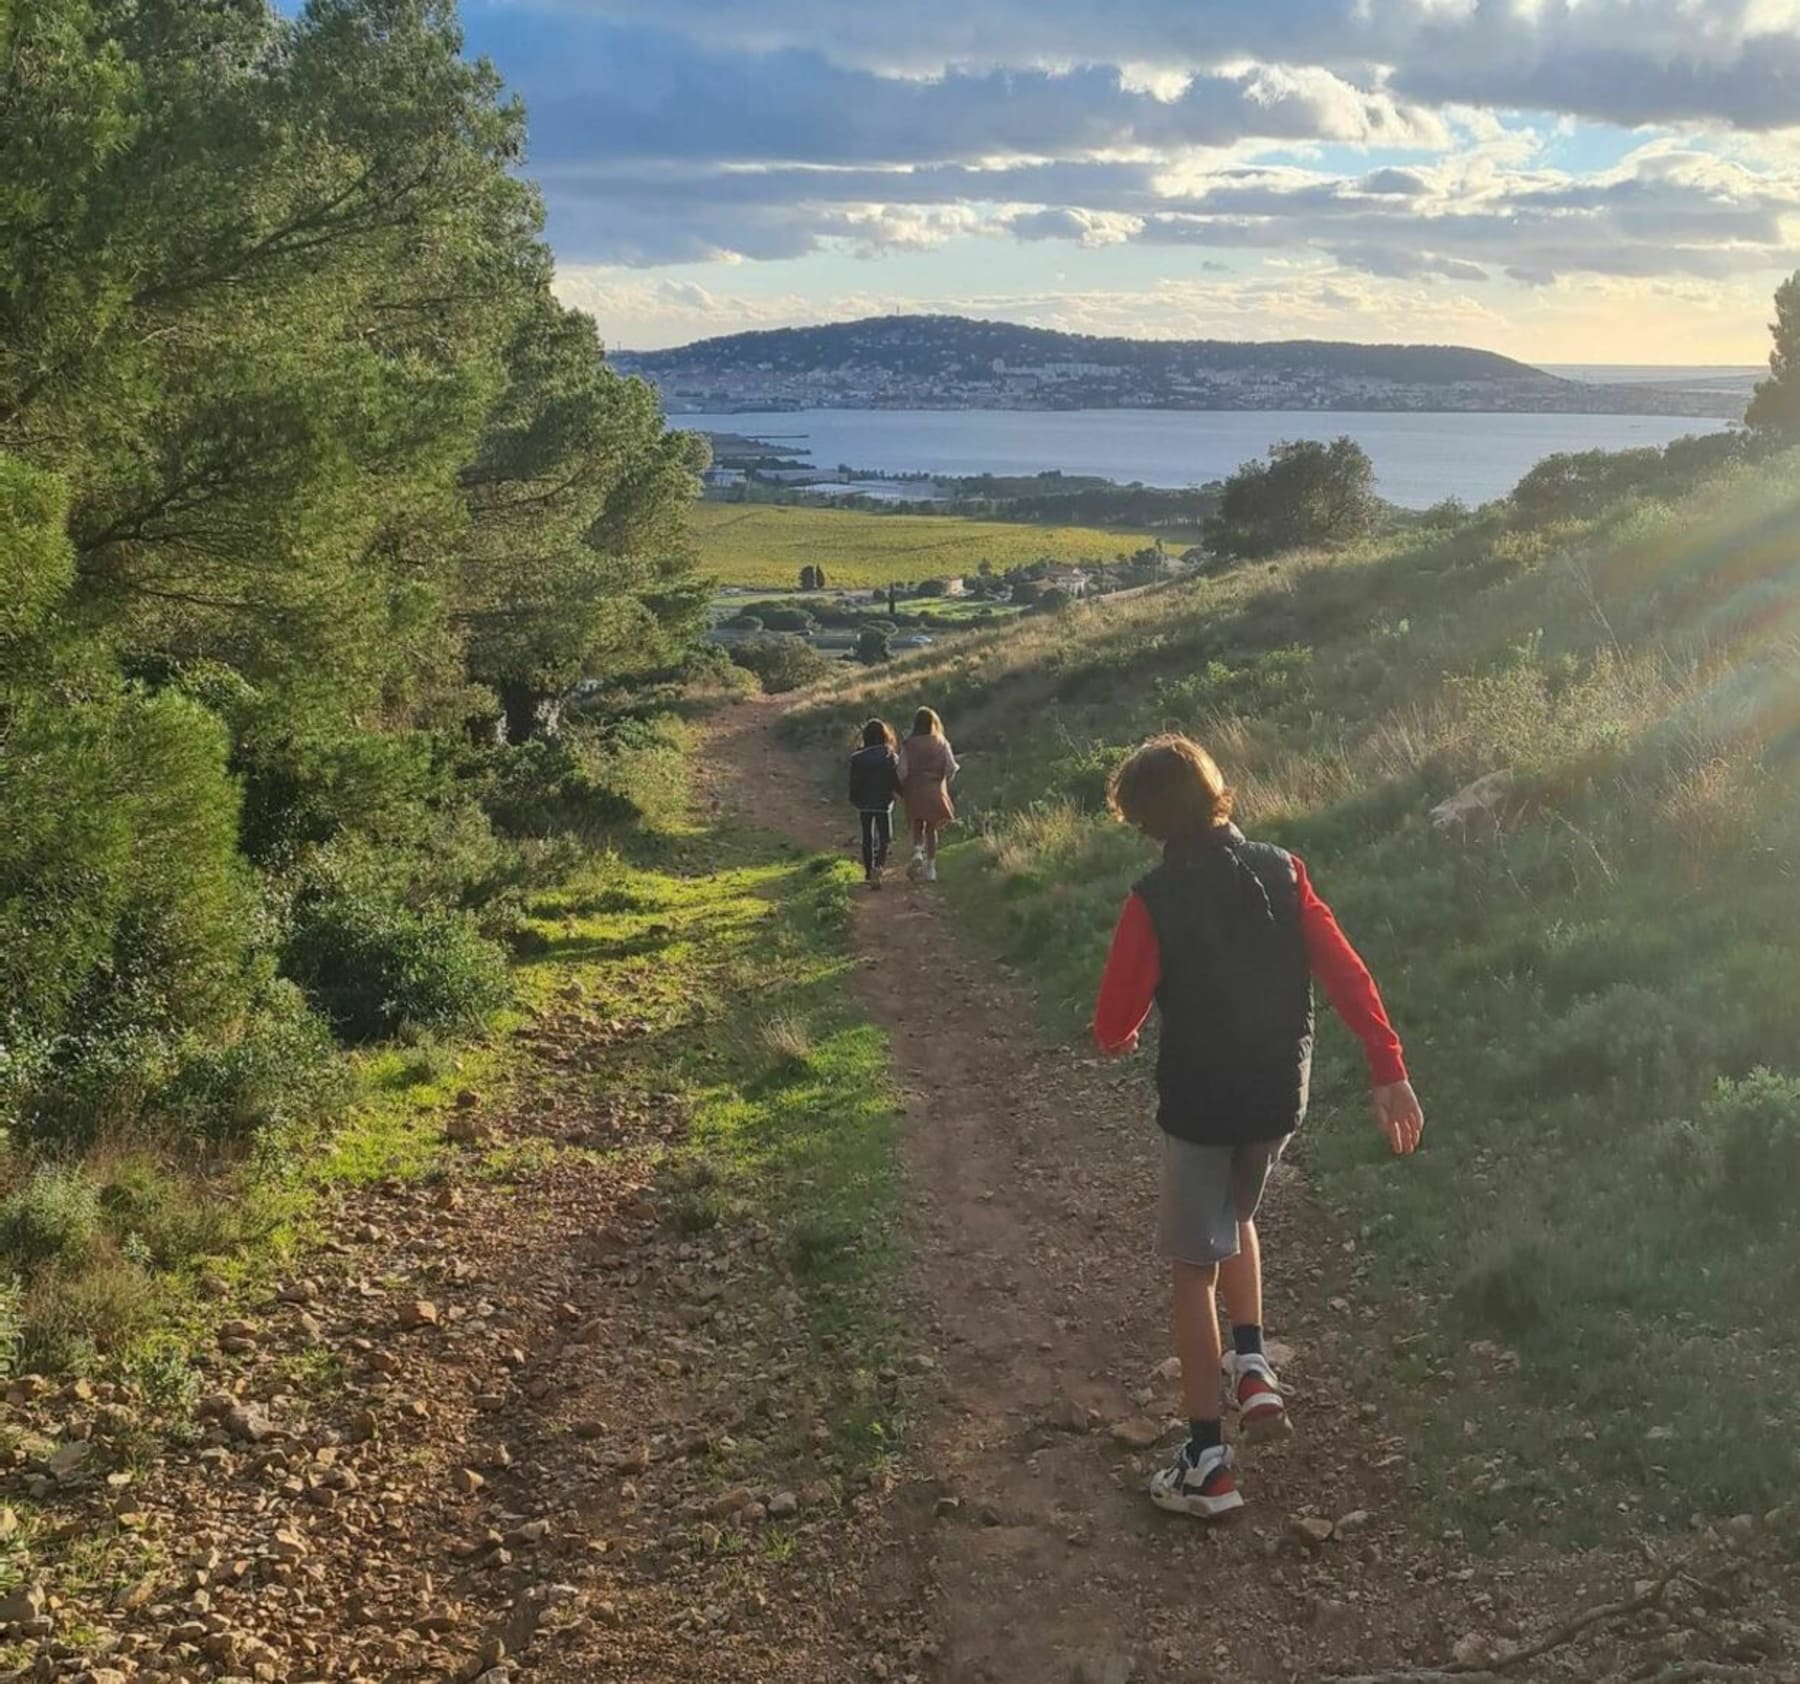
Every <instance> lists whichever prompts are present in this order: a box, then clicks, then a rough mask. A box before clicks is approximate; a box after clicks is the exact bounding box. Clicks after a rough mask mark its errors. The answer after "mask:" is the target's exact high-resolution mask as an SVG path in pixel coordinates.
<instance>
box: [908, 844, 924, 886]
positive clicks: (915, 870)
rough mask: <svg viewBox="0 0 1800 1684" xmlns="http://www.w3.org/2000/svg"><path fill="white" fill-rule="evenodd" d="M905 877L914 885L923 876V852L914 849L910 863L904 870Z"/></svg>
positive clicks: (921, 849) (919, 849)
mask: <svg viewBox="0 0 1800 1684" xmlns="http://www.w3.org/2000/svg"><path fill="white" fill-rule="evenodd" d="M906 875H907V876H908V877H910V878H911V879H912V880H913V881H914V882H915V883H916V882H918V880H919V879H920V878H921V877H923V876H924V875H925V850H924V849H923V848H914V849H913V857H912V861H911V863H910V864H909V865H908V866H907V868H906Z"/></svg>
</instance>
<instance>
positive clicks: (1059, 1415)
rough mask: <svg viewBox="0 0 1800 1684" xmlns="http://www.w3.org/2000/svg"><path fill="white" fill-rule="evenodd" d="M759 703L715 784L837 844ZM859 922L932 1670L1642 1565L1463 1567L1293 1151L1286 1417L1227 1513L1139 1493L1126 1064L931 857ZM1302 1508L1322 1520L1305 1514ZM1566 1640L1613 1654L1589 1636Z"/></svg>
mask: <svg viewBox="0 0 1800 1684" xmlns="http://www.w3.org/2000/svg"><path fill="white" fill-rule="evenodd" d="M777 719H778V713H777V711H776V710H775V709H774V708H773V707H772V706H770V705H767V704H762V705H757V704H750V705H745V706H743V707H741V708H739V709H738V710H736V712H735V713H734V714H733V715H731V716H730V717H729V720H728V721H727V722H726V723H725V724H724V727H723V730H722V732H721V733H720V735H719V736H718V738H717V739H716V748H717V757H718V761H719V763H720V764H721V765H723V766H726V767H728V768H730V773H729V778H728V793H727V795H726V799H728V800H729V801H731V802H733V803H735V804H736V805H737V806H738V807H739V808H740V809H741V810H742V811H743V812H744V813H745V814H746V815H747V816H748V817H750V818H751V819H753V820H755V821H756V822H758V823H760V824H763V825H765V826H768V827H771V828H775V829H779V830H784V831H786V832H787V833H788V834H790V835H792V836H794V837H795V838H797V839H799V840H801V841H803V842H805V843H806V844H807V845H809V846H815V847H819V848H831V849H837V850H847V849H849V848H850V847H851V846H852V843H851V836H850V832H851V828H852V827H851V824H850V822H849V819H848V815H847V813H846V810H845V809H843V808H841V807H837V806H835V805H833V804H830V803H829V802H827V801H826V800H824V799H823V798H822V797H821V796H820V795H819V794H818V792H817V790H816V789H815V787H814V786H813V785H812V783H811V782H810V781H809V775H808V773H807V771H803V769H801V768H799V767H798V766H797V765H796V764H795V762H794V761H793V760H792V759H791V758H790V757H789V756H788V755H787V754H786V753H785V751H784V750H783V749H782V748H781V747H780V746H779V744H778V743H777V741H776V739H775V735H774V731H773V726H774V724H775V722H776V720H777ZM855 941H856V946H857V948H858V950H859V951H860V953H861V954H862V955H863V956H864V958H865V960H866V964H865V966H864V968H863V969H862V971H861V973H860V976H859V981H858V984H857V986H858V988H859V989H860V991H861V994H862V998H863V1001H864V1003H865V1005H866V1008H867V1010H868V1011H869V1013H870V1014H871V1016H872V1017H873V1018H874V1019H875V1020H876V1021H877V1022H878V1023H879V1024H880V1025H881V1026H882V1027H883V1028H884V1029H885V1030H886V1031H887V1033H888V1035H889V1036H890V1038H891V1042H892V1048H893V1057H894V1060H895V1063H896V1066H897V1070H898V1075H899V1079H900V1081H901V1083H902V1085H903V1088H904V1091H905V1094H906V1099H907V1117H908V1135H907V1138H908V1142H909V1145H908V1169H909V1174H910V1179H911V1185H912V1198H911V1217H912V1228H913V1241H914V1244H913V1263H912V1278H911V1279H910V1280H909V1281H908V1282H907V1283H906V1294H907V1301H908V1304H909V1306H910V1308H911V1312H912V1315H913V1317H914V1320H915V1324H916V1328H917V1335H918V1338H919V1341H920V1343H921V1345H922V1347H923V1348H924V1349H925V1351H927V1352H928V1353H929V1355H930V1357H931V1358H932V1359H933V1360H934V1364H935V1366H934V1369H933V1373H934V1376H935V1379H936V1382H937V1384H936V1393H935V1396H934V1397H933V1398H932V1399H931V1407H929V1408H928V1409H927V1410H925V1411H924V1412H923V1414H922V1419H921V1422H920V1435H919V1436H920V1442H919V1444H918V1448H917V1463H918V1467H919V1470H920V1473H919V1478H920V1483H921V1485H922V1487H923V1490H924V1493H925V1494H926V1495H929V1496H930V1497H932V1498H933V1499H934V1500H933V1501H931V1502H930V1504H929V1505H927V1503H926V1502H925V1501H923V1500H922V1499H919V1500H915V1501H914V1502H913V1503H912V1504H910V1505H909V1507H908V1512H910V1513H911V1514H912V1515H913V1516H914V1517H915V1519H914V1521H913V1525H912V1530H911V1533H910V1536H909V1537H908V1538H907V1539H906V1543H907V1547H908V1548H909V1549H910V1551H911V1552H912V1565H911V1568H910V1571H911V1572H912V1574H913V1575H914V1576H915V1577H917V1578H919V1579H920V1580H922V1582H923V1583H924V1585H925V1586H926V1594H927V1598H928V1601H929V1604H930V1611H929V1616H928V1618H929V1623H930V1627H931V1631H932V1634H933V1651H932V1652H933V1654H934V1656H935V1666H934V1668H933V1669H932V1670H931V1673H930V1675H931V1676H932V1677H933V1678H935V1679H938V1680H940V1681H941V1684H978V1681H979V1684H1126V1681H1127V1680H1138V1681H1140V1684H1175V1681H1177V1680H1184V1681H1191V1680H1195V1679H1209V1678H1219V1679H1233V1680H1236V1679H1296V1678H1302V1679H1310V1678H1316V1677H1322V1676H1325V1675H1328V1674H1336V1673H1340V1672H1358V1671H1372V1670H1376V1669H1378V1668H1381V1667H1385V1666H1397V1665H1401V1664H1407V1663H1410V1664H1414V1665H1419V1664H1431V1663H1437V1662H1442V1661H1446V1660H1448V1659H1450V1658H1451V1657H1452V1656H1453V1655H1454V1656H1455V1658H1456V1659H1457V1660H1458V1661H1459V1662H1462V1663H1464V1667H1465V1669H1466V1667H1467V1663H1469V1662H1471V1661H1475V1660H1478V1659H1480V1658H1482V1657H1484V1656H1485V1655H1487V1654H1489V1653H1492V1652H1494V1651H1495V1650H1496V1649H1505V1648H1507V1647H1510V1646H1511V1645H1512V1644H1513V1643H1514V1642H1516V1641H1517V1640H1519V1639H1520V1638H1521V1637H1524V1636H1527V1635H1531V1634H1535V1633H1538V1632H1541V1631H1542V1630H1543V1628H1544V1627H1545V1625H1546V1624H1549V1623H1553V1620H1552V1618H1551V1616H1552V1615H1553V1614H1554V1613H1555V1611H1557V1610H1564V1611H1567V1610H1568V1609H1570V1608H1578V1607H1580V1606H1583V1605H1584V1604H1585V1603H1586V1602H1588V1601H1591V1600H1595V1599H1598V1598H1600V1597H1601V1596H1603V1595H1606V1594H1610V1593H1611V1592H1613V1591H1614V1590H1616V1589H1617V1587H1618V1586H1619V1585H1620V1584H1621V1582H1622V1583H1623V1584H1625V1585H1626V1586H1629V1585H1630V1583H1631V1574H1632V1572H1633V1567H1632V1564H1631V1563H1630V1562H1629V1561H1625V1560H1618V1559H1613V1560H1602V1559H1598V1558H1595V1559H1587V1558H1570V1557H1565V1558H1560V1559H1558V1558H1548V1559H1535V1560H1534V1559H1533V1558H1532V1557H1531V1555H1530V1553H1529V1551H1526V1552H1524V1554H1523V1555H1522V1556H1521V1557H1520V1558H1518V1559H1516V1560H1515V1561H1514V1562H1513V1563H1512V1564H1510V1565H1508V1566H1507V1567H1504V1568H1494V1567H1491V1566H1490V1567H1488V1568H1484V1569H1478V1568H1477V1567H1476V1566H1475V1565H1474V1564H1472V1563H1471V1562H1470V1561H1468V1560H1467V1559H1465V1558H1464V1557H1463V1556H1462V1555H1461V1554H1460V1553H1459V1552H1458V1551H1457V1550H1456V1549H1454V1548H1452V1547H1450V1546H1448V1545H1441V1544H1439V1543H1435V1542H1433V1541H1430V1540H1427V1539H1425V1538H1422V1537H1421V1536H1419V1535H1418V1534H1417V1532H1416V1531H1415V1530H1413V1529H1412V1527H1411V1526H1410V1525H1409V1524H1408V1522H1407V1520H1406V1518H1405V1514H1404V1508H1405V1505H1404V1502H1403V1487H1404V1481H1405V1476H1406V1446H1405V1444H1404V1442H1403V1441H1401V1440H1400V1439H1398V1438H1395V1437H1391V1436H1389V1435H1388V1434H1387V1433H1386V1432H1385V1431H1384V1423H1383V1420H1382V1416H1381V1411H1380V1410H1379V1408H1378V1407H1377V1406H1376V1405H1374V1404H1373V1403H1371V1402H1369V1401H1367V1399H1368V1398H1369V1397H1370V1396H1371V1395H1375V1394H1373V1393H1372V1392H1371V1391H1369V1390H1367V1389H1365V1388H1363V1387H1362V1386H1360V1385H1359V1381H1360V1380H1361V1379H1362V1377H1364V1376H1366V1375H1371V1374H1373V1373H1375V1372H1376V1371H1379V1370H1382V1369H1383V1368H1385V1366H1386V1364H1385V1360H1384V1359H1385V1358H1386V1357H1387V1355H1388V1352H1389V1336H1388V1334H1387V1332H1386V1330H1385V1329H1384V1327H1383V1326H1382V1324H1381V1322H1380V1320H1379V1318H1378V1317H1377V1316H1376V1314H1375V1313H1374V1312H1373V1311H1372V1310H1371V1309H1370V1308H1368V1307H1367V1306H1366V1305H1359V1303H1358V1299H1359V1294H1358V1290H1357V1285H1358V1276H1359V1262H1358V1257H1357V1249H1356V1246H1355V1244H1354V1242H1353V1241H1352V1240H1351V1239H1350V1238H1349V1237H1348V1236H1346V1235H1344V1234H1342V1233H1340V1232H1338V1231H1336V1230H1335V1229H1334V1227H1333V1225H1332V1223H1331V1222H1330V1220H1329V1219H1328V1218H1327V1217H1326V1216H1325V1214H1324V1213H1322V1212H1321V1211H1320V1209H1319V1208H1318V1207H1317V1206H1316V1204H1314V1203H1312V1202H1311V1201H1310V1200H1309V1199H1308V1196H1307V1194H1306V1191H1305V1189H1304V1186H1303V1184H1302V1183H1301V1182H1300V1180H1299V1177H1298V1175H1297V1173H1296V1172H1295V1171H1294V1170H1292V1169H1284V1170H1283V1171H1282V1172H1280V1174H1279V1177H1278V1180H1277V1182H1276V1184H1275V1185H1274V1187H1273V1190H1272V1195H1271V1200H1270V1204H1269V1206H1268V1207H1267V1214H1266V1221H1265V1225H1264V1231H1265V1235H1266V1241H1265V1243H1266V1246H1267V1250H1268V1255H1269V1257H1270V1260H1271V1267H1270V1281H1269V1305H1268V1320H1269V1325H1270V1329H1271V1333H1272V1335H1273V1337H1274V1338H1276V1339H1277V1340H1279V1341H1280V1343H1281V1344H1282V1345H1283V1346H1286V1347H1287V1348H1288V1349H1287V1351H1286V1352H1285V1353H1282V1354H1283V1358H1284V1360H1283V1371H1284V1375H1285V1377H1286V1379H1287V1382H1288V1386H1289V1395H1290V1398H1291V1401H1292V1405H1293V1409H1294V1414H1295V1418H1296V1425H1297V1428H1298V1430H1297V1431H1296V1433H1295V1434H1294V1435H1293V1437H1292V1438H1291V1439H1290V1440H1289V1441H1287V1442H1286V1443H1285V1444H1283V1445H1281V1446H1279V1447H1275V1448H1272V1449H1265V1450H1259V1451H1257V1452H1254V1453H1253V1454H1252V1455H1251V1457H1250V1458H1248V1459H1247V1461H1246V1464H1245V1472H1246V1476H1247V1481H1248V1491H1249V1495H1250V1499H1251V1502H1250V1507H1249V1509H1248V1510H1247V1512H1246V1514H1245V1515H1244V1516H1243V1517H1242V1518H1241V1519H1240V1520H1239V1521H1237V1522H1236V1523H1234V1524H1232V1525H1230V1526H1228V1527H1226V1528H1222V1529H1211V1530H1208V1529H1204V1528H1201V1527H1199V1526H1197V1525H1195V1524H1194V1523H1192V1522H1189V1521H1187V1520H1185V1519H1181V1518H1177V1517H1170V1516H1165V1515H1162V1514H1160V1513H1159V1512H1158V1511H1156V1510H1155V1509H1153V1508H1152V1507H1151V1505H1150V1504H1149V1503H1148V1502H1147V1500H1146V1498H1145V1495H1144V1484H1145V1480H1146V1477H1147V1475H1148V1474H1149V1472H1150V1471H1151V1469H1152V1468H1153V1467H1154V1466H1155V1465H1156V1464H1157V1463H1158V1462H1159V1461H1160V1460H1161V1459H1162V1458H1163V1457H1164V1456H1166V1455H1167V1454H1168V1453H1169V1448H1170V1446H1171V1445H1172V1444H1173V1443H1175V1442H1177V1441H1178V1438H1179V1432H1180V1426H1179V1423H1178V1421H1177V1420H1176V1416H1177V1415H1178V1413H1179V1396H1178V1389H1177V1387H1176V1385H1175V1383H1174V1381H1173V1380H1172V1379H1171V1378H1165V1377H1162V1376H1161V1373H1160V1368H1161V1365H1162V1364H1163V1363H1164V1361H1165V1360H1166V1358H1167V1356H1168V1354H1169V1351H1170V1344H1169V1340H1168V1338H1167V1335H1166V1332H1165V1314H1166V1310H1165V1303H1166V1300H1165V1291H1164V1282H1163V1277H1162V1273H1161V1268H1160V1265H1158V1263H1157V1262H1156V1260H1155V1257H1154V1253H1153V1244H1152V1236H1151V1212H1152V1210H1153V1176H1152V1144H1153V1135H1152V1132H1151V1129H1150V1127H1149V1124H1148V1122H1147V1120H1146V1103H1147V1099H1146V1093H1145V1090H1144V1087H1143V1086H1142V1077H1141V1075H1140V1074H1135V1073H1133V1072H1131V1071H1129V1070H1126V1069H1124V1068H1121V1067H1119V1066H1115V1065H1107V1064H1103V1063H1102V1062H1101V1061H1099V1060H1096V1059H1092V1058H1087V1057H1083V1056H1081V1055H1079V1054H1077V1053H1074V1052H1070V1051H1066V1050H1047V1049H1046V1048H1045V1047H1043V1046H1042V1045H1041V1044H1040V1042H1039V1041H1038V1040H1037V1039H1036V1038H1035V1037H1034V1035H1033V1033H1032V1031H1031V1029H1030V1028H1029V1027H1028V1026H1029V1025H1030V1023H1031V1021H1032V1009H1031V1005H1030V1002H1029V1001H1027V1000H1026V999H1024V998H1022V997H1021V996H1020V994H1019V993H1018V992H1017V991H1016V990H1014V989H1012V988H1010V987H1007V986H1004V985H1003V984H1002V982H1001V981H1000V980H999V979H998V977H997V976H996V975H995V974H994V972H993V970H992V968H991V967H989V966H986V965H983V964H982V963H980V962H978V961H976V960H974V959H972V958H971V957H970V956H969V955H968V953H967V952H966V951H965V950H964V949H963V947H962V946H961V944H960V943H959V940H958V937H957V932H956V931H955V929H954V928H953V927H952V924H951V921H950V919H949V917H948V916H947V914H946V912H945V910H944V906H943V902H942V901H941V900H940V899H939V898H938V895H937V893H936V892H934V891H933V890H931V889H929V888H927V887H924V886H916V887H915V886H913V885H910V884H907V883H906V882H905V881H904V880H903V879H890V883H889V886H888V888H887V889H886V890H884V891H883V892H880V893H866V894H864V895H863V896H862V897H861V898H860V900H859V903H858V907H857V912H856V915H855ZM1152 1438H1154V1439H1156V1440H1158V1441H1159V1442H1157V1443H1156V1444H1155V1445H1154V1446H1152V1445H1149V1444H1146V1443H1145V1442H1144V1441H1145V1440H1148V1439H1152ZM1303 1516H1310V1517H1316V1518H1319V1519H1323V1520H1328V1521H1331V1522H1333V1523H1334V1525H1335V1535H1334V1536H1333V1537H1332V1539H1331V1540H1330V1541H1329V1542H1328V1543H1326V1544H1324V1545H1323V1546H1309V1545H1308V1544H1306V1543H1304V1542H1302V1541H1301V1539H1300V1538H1299V1537H1298V1536H1297V1530H1298V1529H1297V1528H1295V1527H1294V1526H1293V1525H1292V1522H1293V1521H1294V1520H1295V1519H1297V1518H1299V1517H1303ZM1636 1570H1637V1571H1640V1572H1641V1571H1642V1570H1643V1569H1642V1565H1641V1563H1640V1564H1639V1565H1638V1566H1637V1568H1636ZM1561 1664H1562V1665H1563V1666H1565V1667H1568V1668H1570V1669H1572V1670H1571V1671H1569V1672H1567V1673H1565V1674H1563V1675H1566V1676H1576V1677H1582V1678H1600V1677H1603V1676H1609V1675H1610V1665H1609V1664H1608V1663H1605V1662H1603V1661H1602V1659H1601V1658H1600V1657H1599V1656H1598V1655H1597V1654H1594V1653H1589V1654H1587V1655H1583V1656H1579V1657H1571V1656H1567V1655H1565V1656H1563V1657H1562V1660H1561ZM1621 1664H1623V1663H1621ZM1557 1666H1558V1661H1557V1660H1556V1659H1555V1658H1552V1659H1549V1660H1545V1661H1543V1662H1540V1663H1537V1664H1536V1665H1535V1666H1534V1667H1533V1668H1532V1669H1530V1670H1525V1671H1522V1672H1515V1673H1513V1674H1512V1676H1515V1677H1519V1676H1524V1677H1546V1676H1551V1675H1553V1674H1555V1672H1556V1668H1557ZM1670 1676H1674V1675H1670Z"/></svg>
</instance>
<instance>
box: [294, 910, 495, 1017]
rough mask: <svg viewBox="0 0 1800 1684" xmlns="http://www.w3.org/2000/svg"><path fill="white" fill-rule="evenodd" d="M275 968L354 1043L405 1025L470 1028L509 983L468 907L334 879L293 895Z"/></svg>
mask: <svg viewBox="0 0 1800 1684" xmlns="http://www.w3.org/2000/svg"><path fill="white" fill-rule="evenodd" d="M282 968H283V970H284V971H285V972H286V974H287V975H288V976H290V977H292V978H293V979H294V980H295V981H296V982H298V983H299V984H300V986H301V987H302V988H304V989H305V990H306V993H307V996H308V998H310V999H311V1000H312V1002H313V1004H314V1005H315V1006H316V1007H317V1008H318V1009H319V1010H320V1011H321V1012H323V1013H324V1015H325V1017H326V1018H327V1019H328V1020H329V1021H330V1023H331V1025H332V1028H333V1029H334V1030H335V1031H336V1032H337V1035H338V1037H339V1038H340V1039H341V1040H344V1041H348V1042H352V1043H356V1042H364V1041H375V1040H381V1039H384V1038H385V1037H388V1036H391V1035H394V1034H396V1033H398V1032H399V1030H400V1029H401V1028H402V1027H403V1026H412V1027H415V1028H419V1029H432V1030H469V1029H475V1028H478V1027H479V1026H480V1025H481V1024H482V1023H483V1022H485V1020H486V1019H487V1018H488V1017H489V1016H491V1015H492V1014H493V1013H494V1012H495V1011H497V1010H499V1008H500V1007H501V1006H502V1005H504V1004H505V1003H506V1000H507V998H508V997H509V994H510V992H511V990H510V984H509V981H508V978H507V969H506V959H505V956H504V954H503V953H502V951H501V949H500V948H499V947H497V946H496V945H495V944H494V943H493V942H490V941H487V940H485V939H484V938H483V936H482V935H481V933H480V931H479V929H478V928H477V927H476V924H475V922H474V920H473V919H472V918H471V917H469V916H468V914H466V913H457V912H444V911H441V910H437V909H428V910H423V911H421V910H416V909H414V908H412V907H407V906H396V905H392V904H389V903H386V902H384V901H382V900H380V899H378V898H376V897H375V896H373V895H371V894H369V893H367V892H366V891H360V890H358V889H357V888H355V887H351V886H347V885H345V884H343V883H339V882H327V883H324V884H321V885H315V886H313V887H311V888H309V889H308V890H307V891H306V892H304V893H303V894H302V895H301V897H300V898H299V901H298V903H297V904H296V907H295V913H294V927H293V931H292V934H291V935H290V936H289V938H288V942H287V946H286V950H285V952H284V953H283V956H282Z"/></svg>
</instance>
